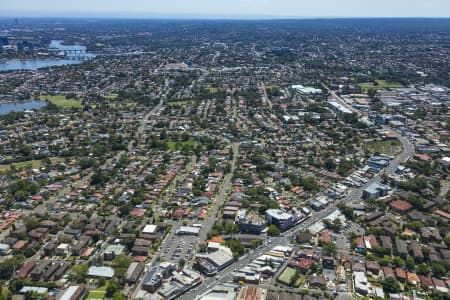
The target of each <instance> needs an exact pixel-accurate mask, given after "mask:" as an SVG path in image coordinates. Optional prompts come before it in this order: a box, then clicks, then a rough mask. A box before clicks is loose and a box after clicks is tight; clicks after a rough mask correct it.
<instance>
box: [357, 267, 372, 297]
mask: <svg viewBox="0 0 450 300" xmlns="http://www.w3.org/2000/svg"><path fill="white" fill-rule="evenodd" d="M353 277H354V282H355V291H356V292H357V293H359V294H361V295H367V294H368V293H369V286H368V282H367V276H366V274H365V273H364V272H353Z"/></svg>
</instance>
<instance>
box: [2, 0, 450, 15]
mask: <svg viewBox="0 0 450 300" xmlns="http://www.w3.org/2000/svg"><path fill="white" fill-rule="evenodd" d="M0 7H1V8H2V10H1V12H0V16H1V17H39V18H40V17H44V18H45V17H64V18H66V17H70V18H86V17H96V18H105V17H107V18H127V19H136V18H155V17H158V18H180V19H186V18H193V19H218V18H219V19H221V18H222V19H230V18H231V19H310V18H332V19H334V18H450V2H449V1H447V0H428V1H426V2H424V1H422V0H396V1H391V0H379V1H378V2H373V1H370V0H342V1H339V3H336V1H335V0H317V1H315V2H313V3H310V2H307V1H304V0H277V1H274V0H228V1H214V0H152V1H150V2H149V1H145V0H131V1H128V2H123V1H119V0H79V1H77V2H72V1H66V0H59V1H55V0H38V1H36V0H15V1H8V0H0Z"/></svg>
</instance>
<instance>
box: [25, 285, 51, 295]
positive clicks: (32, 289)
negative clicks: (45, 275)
mask: <svg viewBox="0 0 450 300" xmlns="http://www.w3.org/2000/svg"><path fill="white" fill-rule="evenodd" d="M19 292H20V293H21V294H25V293H27V292H36V293H38V294H47V293H48V288H44V287H37V286H24V287H23V288H21V289H20V291H19Z"/></svg>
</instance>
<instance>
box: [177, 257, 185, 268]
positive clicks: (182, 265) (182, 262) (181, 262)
mask: <svg viewBox="0 0 450 300" xmlns="http://www.w3.org/2000/svg"><path fill="white" fill-rule="evenodd" d="M185 264H186V261H185V260H184V259H183V258H180V260H179V261H178V267H179V268H180V269H183V267H184V265H185Z"/></svg>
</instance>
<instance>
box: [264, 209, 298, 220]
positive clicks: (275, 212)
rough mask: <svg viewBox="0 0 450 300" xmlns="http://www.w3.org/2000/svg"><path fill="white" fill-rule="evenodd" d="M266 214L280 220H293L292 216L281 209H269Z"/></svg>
mask: <svg viewBox="0 0 450 300" xmlns="http://www.w3.org/2000/svg"><path fill="white" fill-rule="evenodd" d="M266 214H267V215H270V216H271V217H273V218H276V219H278V220H289V219H291V218H292V215H291V214H288V213H287V212H284V211H282V210H281V209H268V210H266Z"/></svg>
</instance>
